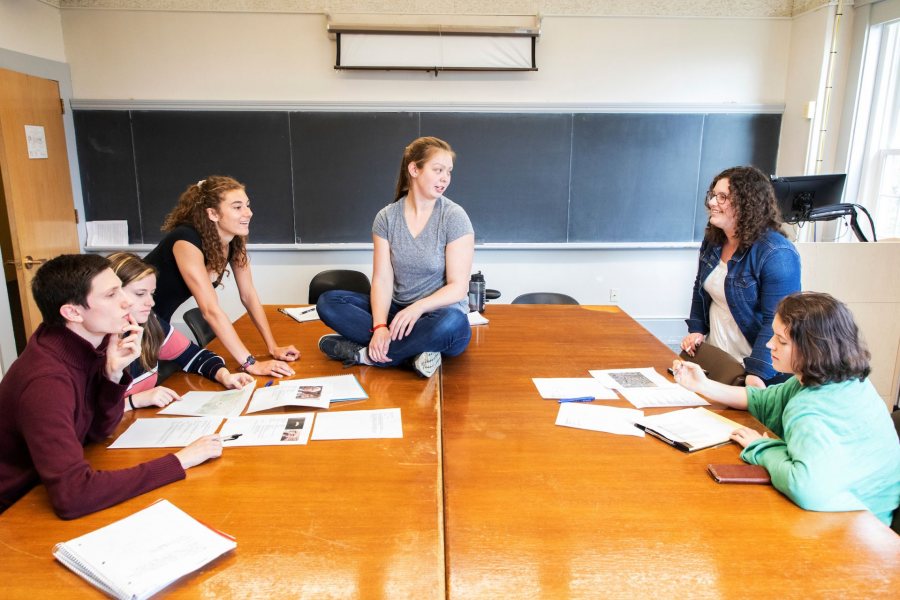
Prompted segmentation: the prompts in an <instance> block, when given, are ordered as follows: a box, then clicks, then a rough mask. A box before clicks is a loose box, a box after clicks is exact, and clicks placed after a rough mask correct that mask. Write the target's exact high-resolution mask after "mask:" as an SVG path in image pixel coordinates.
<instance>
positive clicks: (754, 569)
mask: <svg viewBox="0 0 900 600" xmlns="http://www.w3.org/2000/svg"><path fill="white" fill-rule="evenodd" d="M485 316H486V317H488V319H490V324H489V325H487V326H484V327H478V328H475V330H474V332H473V333H474V335H473V341H472V345H471V346H470V348H469V349H468V350H467V351H466V352H465V353H464V354H463V355H462V356H460V357H458V358H455V359H451V360H448V361H445V363H444V367H443V382H442V383H443V410H442V419H443V422H442V428H443V463H444V495H445V501H444V510H445V540H446V558H447V586H448V597H449V598H454V599H462V598H649V597H660V598H666V597H668V598H678V597H684V598H751V597H758V598H764V597H765V598H774V597H780V598H784V597H789V598H790V597H796V598H875V597H892V598H896V597H898V595H900V537H898V536H897V535H896V534H895V533H894V532H893V531H891V530H890V529H889V528H888V527H886V526H885V525H883V524H882V523H881V522H879V521H878V520H877V519H876V518H875V517H874V516H873V515H872V514H870V513H867V512H851V513H817V512H808V511H804V510H801V509H800V508H798V507H797V506H795V505H794V504H793V503H792V502H791V501H790V500H788V499H787V498H786V497H784V496H783V495H781V494H780V493H779V492H777V491H776V490H775V489H774V488H772V487H770V486H760V485H721V484H716V483H715V482H714V481H713V480H712V479H711V478H710V477H709V475H707V473H706V465H707V464H708V463H735V464H737V463H740V459H739V456H738V455H739V453H740V448H739V446H737V445H736V444H729V445H727V446H722V447H718V448H713V449H708V450H702V451H699V452H697V453H694V454H691V455H688V454H685V453H682V452H680V451H678V450H676V449H674V448H672V447H670V446H668V445H666V444H664V443H663V442H661V441H659V440H656V439H654V438H651V437H649V436H648V437H646V438H638V437H631V436H622V435H612V434H606V433H599V432H594V431H585V430H579V429H571V428H566V427H559V426H556V425H554V422H555V419H556V414H557V412H558V410H559V404H558V403H557V402H555V401H552V400H551V401H548V400H542V399H541V398H540V396H539V394H538V393H537V390H536V388H535V386H534V384H533V383H532V381H531V378H532V377H587V376H588V370H589V369H611V368H621V367H646V366H652V367H655V368H656V369H657V371H659V372H661V373H665V368H666V367H667V366H671V361H672V359H673V358H674V354H673V353H672V351H671V350H669V349H668V348H667V347H666V346H664V345H663V344H662V343H660V342H659V341H657V340H656V339H655V338H654V337H653V336H652V335H651V334H650V333H648V332H647V331H646V330H644V329H643V328H642V327H641V326H640V325H638V324H637V323H636V322H635V321H633V320H632V319H631V318H630V317H628V315H626V314H625V313H623V312H621V311H619V310H617V309H615V308H600V307H598V308H595V309H591V308H587V307H573V306H503V305H499V306H495V305H489V306H488V309H487V311H486V312H485ZM595 404H605V405H612V406H621V407H630V405H629V404H627V403H625V402H624V401H615V402H600V401H598V402H595ZM664 410H665V409H647V410H646V411H645V412H647V413H648V414H650V413H655V412H664ZM716 411H717V412H721V413H722V414H724V415H726V416H727V417H729V418H731V419H733V420H735V421H737V422H740V423H742V424H747V425H756V426H757V427H759V425H758V424H757V423H756V422H755V421H754V419H753V418H752V417H751V416H750V415H749V414H748V413H746V412H743V411H735V410H726V409H723V408H722V407H718V408H716Z"/></svg>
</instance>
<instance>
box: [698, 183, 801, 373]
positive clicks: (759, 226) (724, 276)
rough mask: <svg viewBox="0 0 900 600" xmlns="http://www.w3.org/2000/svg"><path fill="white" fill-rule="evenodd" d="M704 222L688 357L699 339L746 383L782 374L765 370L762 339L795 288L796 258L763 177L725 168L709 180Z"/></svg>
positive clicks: (767, 365) (766, 337) (766, 358)
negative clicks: (735, 365) (733, 364)
mask: <svg viewBox="0 0 900 600" xmlns="http://www.w3.org/2000/svg"><path fill="white" fill-rule="evenodd" d="M706 208H707V210H708V211H709V223H708V224H707V226H706V235H705V236H704V239H703V244H702V245H701V246H700V264H699V268H698V270H697V278H696V280H695V281H694V294H693V301H692V303H691V316H690V318H689V319H687V321H686V322H687V325H688V332H689V333H688V335H687V336H685V338H684V339H683V340H681V349H682V350H684V351H685V352H686V353H688V354H689V355H691V356H693V355H694V352H695V351H696V349H697V348H698V347H699V346H700V345H701V344H703V343H707V344H710V345H712V346H715V347H717V348H719V349H721V350H724V351H725V352H727V353H728V354H730V355H731V356H732V357H733V358H734V359H735V360H737V361H738V362H740V363H742V364H743V365H744V371H745V372H746V373H747V378H746V385H748V386H754V387H765V386H766V385H770V384H772V383H778V382H781V381H783V380H784V379H786V378H787V375H783V374H779V373H777V372H776V371H775V369H774V368H773V367H772V357H771V354H770V353H769V349H768V348H766V342H767V341H768V340H769V339H770V338H771V337H772V320H773V319H774V317H775V307H776V306H777V305H778V302H780V301H781V299H782V298H784V297H785V296H787V295H788V294H791V293H793V292H797V291H799V290H800V255H799V254H798V253H797V250H796V248H794V245H793V244H792V243H791V242H790V241H789V240H788V239H787V238H786V237H785V236H784V234H783V233H781V225H782V221H781V214H780V212H779V210H778V205H777V203H776V201H775V192H774V190H773V189H772V184H771V182H770V181H769V178H768V177H767V176H766V175H765V173H763V172H762V171H760V170H759V169H757V168H755V167H732V168H730V169H726V170H724V171H722V172H721V173H719V174H718V175H716V176H715V177H714V178H713V181H712V184H711V185H710V187H709V191H708V193H707V195H706Z"/></svg>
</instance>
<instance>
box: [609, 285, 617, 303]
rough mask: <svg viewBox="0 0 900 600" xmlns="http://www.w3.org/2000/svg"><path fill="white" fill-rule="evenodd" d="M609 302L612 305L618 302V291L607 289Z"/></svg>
mask: <svg viewBox="0 0 900 600" xmlns="http://www.w3.org/2000/svg"><path fill="white" fill-rule="evenodd" d="M609 301H610V302H612V303H613V304H617V303H618V302H619V290H617V289H616V288H609Z"/></svg>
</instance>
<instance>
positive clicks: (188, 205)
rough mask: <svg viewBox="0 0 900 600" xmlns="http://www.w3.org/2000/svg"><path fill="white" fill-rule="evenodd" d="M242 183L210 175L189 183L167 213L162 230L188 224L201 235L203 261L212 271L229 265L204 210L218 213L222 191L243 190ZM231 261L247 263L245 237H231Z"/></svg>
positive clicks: (221, 271) (212, 225)
mask: <svg viewBox="0 0 900 600" xmlns="http://www.w3.org/2000/svg"><path fill="white" fill-rule="evenodd" d="M242 189H244V184H242V183H240V182H239V181H237V180H236V179H233V178H231V177H227V176H222V175H210V176H209V177H207V178H206V179H203V180H201V181H198V182H197V183H195V184H193V185H190V186H188V188H187V189H186V190H184V192H183V193H182V194H181V196H179V198H178V204H177V205H176V206H175V208H174V209H172V212H170V213H169V214H168V216H167V217H166V220H165V222H164V223H163V226H162V230H163V231H172V230H173V229H175V228H176V227H178V226H179V225H190V226H191V227H193V228H194V229H196V230H197V233H199V234H200V241H201V243H202V244H203V262H204V264H205V265H206V268H207V270H209V271H210V272H211V273H224V272H225V269H226V268H227V267H228V257H227V256H223V255H222V250H221V248H222V242H221V240H220V239H219V230H218V229H216V224H215V223H214V222H212V221H210V220H209V216H208V215H207V209H210V208H211V209H213V210H215V211H216V212H219V206H220V204H221V203H222V200H223V199H224V196H225V193H226V192H230V191H231V190H242ZM229 246H230V248H229V249H230V254H231V260H232V262H234V263H235V264H237V265H239V266H242V267H243V266H244V265H246V264H247V239H246V237H245V236H241V235H236V236H234V239H233V240H231V243H230V244H229Z"/></svg>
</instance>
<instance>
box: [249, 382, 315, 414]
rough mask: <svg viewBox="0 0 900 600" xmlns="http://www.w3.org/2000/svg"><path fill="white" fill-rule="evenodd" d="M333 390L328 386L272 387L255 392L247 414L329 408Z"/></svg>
mask: <svg viewBox="0 0 900 600" xmlns="http://www.w3.org/2000/svg"><path fill="white" fill-rule="evenodd" d="M330 392H331V389H330V387H329V386H327V385H298V386H293V385H272V386H269V387H262V388H259V389H258V390H256V392H254V394H253V397H252V398H251V399H250V406H248V407H247V413H248V414H249V413H255V412H260V411H262V410H269V409H272V408H280V407H282V406H309V407H311V408H328V406H329V405H330V404H331V393H330Z"/></svg>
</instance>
